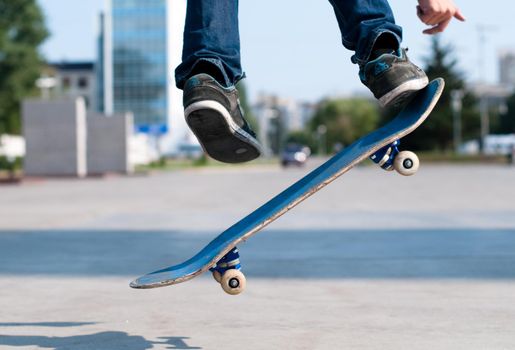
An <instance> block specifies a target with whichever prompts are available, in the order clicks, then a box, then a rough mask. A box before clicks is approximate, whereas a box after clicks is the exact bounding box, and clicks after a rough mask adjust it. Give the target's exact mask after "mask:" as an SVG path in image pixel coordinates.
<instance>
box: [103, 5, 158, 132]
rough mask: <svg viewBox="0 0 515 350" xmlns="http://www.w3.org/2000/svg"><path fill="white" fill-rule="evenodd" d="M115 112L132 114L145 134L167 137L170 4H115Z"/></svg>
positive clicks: (113, 57)
mask: <svg viewBox="0 0 515 350" xmlns="http://www.w3.org/2000/svg"><path fill="white" fill-rule="evenodd" d="M112 4H113V5H112V6H113V7H112V10H111V11H112V12H111V13H112V30H113V35H112V47H113V56H112V59H113V110H114V112H124V111H131V112H132V113H133V114H134V121H135V125H136V126H137V128H138V129H140V130H141V131H152V132H153V133H157V132H160V133H165V132H166V131H167V129H168V120H167V119H168V118H167V98H166V97H167V96H166V92H167V66H166V63H167V59H166V55H167V50H166V47H167V45H166V41H167V37H166V34H167V33H166V0H113V2H112Z"/></svg>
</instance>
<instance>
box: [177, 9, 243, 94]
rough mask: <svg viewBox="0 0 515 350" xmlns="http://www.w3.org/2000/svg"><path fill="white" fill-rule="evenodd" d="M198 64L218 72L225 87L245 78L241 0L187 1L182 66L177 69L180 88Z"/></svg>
mask: <svg viewBox="0 0 515 350" xmlns="http://www.w3.org/2000/svg"><path fill="white" fill-rule="evenodd" d="M197 65H203V66H204V67H205V66H207V67H210V68H211V69H215V70H216V73H217V75H219V76H220V77H221V78H220V79H218V80H223V81H221V83H224V84H225V85H226V86H230V85H234V84H235V83H236V82H238V81H239V80H240V79H242V78H243V72H242V69H241V62H240V34H239V28H238V0H188V5H187V11H186V23H185V26H184V45H183V51H182V63H181V64H180V65H179V66H178V67H177V69H176V70H175V81H176V84H177V87H178V88H179V89H182V88H183V87H184V83H185V82H186V80H187V79H188V78H189V77H190V76H191V73H192V72H194V71H195V67H196V66H197ZM197 67H198V66H197ZM205 73H208V72H205Z"/></svg>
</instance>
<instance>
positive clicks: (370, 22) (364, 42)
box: [329, 0, 402, 65]
mask: <svg viewBox="0 0 515 350" xmlns="http://www.w3.org/2000/svg"><path fill="white" fill-rule="evenodd" d="M329 1H330V3H331V4H332V5H333V7H334V12H335V14H336V19H337V21H338V25H339V26H340V31H341V33H342V42H343V45H344V46H345V47H346V48H347V49H349V50H352V51H354V52H355V55H354V56H353V57H352V61H353V62H354V63H358V64H359V65H363V64H365V63H366V62H367V61H368V60H369V57H370V55H371V53H372V49H373V47H374V45H376V44H378V46H388V45H390V46H393V47H390V49H393V50H396V49H398V48H399V45H400V42H401V41H402V28H401V27H399V26H398V25H396V24H395V19H394V17H393V13H392V10H391V8H390V5H389V4H388V2H387V1H386V0H329ZM380 37H381V40H380V42H377V41H378V39H379V38H380ZM385 48H386V47H385Z"/></svg>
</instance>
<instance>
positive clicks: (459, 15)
mask: <svg viewBox="0 0 515 350" xmlns="http://www.w3.org/2000/svg"><path fill="white" fill-rule="evenodd" d="M454 18H456V19H457V20H460V21H462V22H465V21H466V18H465V16H463V15H462V14H461V11H460V9H456V13H455V14H454Z"/></svg>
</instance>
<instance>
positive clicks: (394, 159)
mask: <svg viewBox="0 0 515 350" xmlns="http://www.w3.org/2000/svg"><path fill="white" fill-rule="evenodd" d="M400 144H401V142H400V141H399V140H395V141H394V142H392V143H390V144H389V145H387V146H384V147H383V148H381V149H380V150H379V151H377V152H376V153H374V154H372V155H371V156H370V159H371V160H372V161H373V162H374V163H376V164H377V165H379V166H380V167H381V168H383V169H384V170H386V171H392V170H394V169H395V170H396V171H397V172H398V173H399V174H401V175H404V176H411V175H413V174H415V173H416V172H417V170H418V167H419V165H420V161H419V160H418V157H417V155H416V154H415V153H413V152H410V151H399V145H400Z"/></svg>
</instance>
